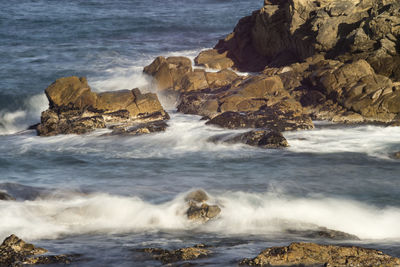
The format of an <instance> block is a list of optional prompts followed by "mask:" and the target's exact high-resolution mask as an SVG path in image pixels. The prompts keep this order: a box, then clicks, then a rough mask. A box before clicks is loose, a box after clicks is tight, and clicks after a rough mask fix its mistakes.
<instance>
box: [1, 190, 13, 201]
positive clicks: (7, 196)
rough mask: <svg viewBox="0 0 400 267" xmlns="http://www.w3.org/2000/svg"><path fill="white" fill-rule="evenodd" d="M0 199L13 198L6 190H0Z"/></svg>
mask: <svg viewBox="0 0 400 267" xmlns="http://www.w3.org/2000/svg"><path fill="white" fill-rule="evenodd" d="M0 200H15V198H14V197H12V196H10V195H9V194H7V193H6V192H1V191H0Z"/></svg>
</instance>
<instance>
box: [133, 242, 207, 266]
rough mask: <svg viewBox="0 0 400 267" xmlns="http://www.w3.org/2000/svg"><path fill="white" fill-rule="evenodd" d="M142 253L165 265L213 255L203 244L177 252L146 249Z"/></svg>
mask: <svg viewBox="0 0 400 267" xmlns="http://www.w3.org/2000/svg"><path fill="white" fill-rule="evenodd" d="M141 251H143V252H146V253H149V254H151V255H152V256H153V258H154V259H156V260H159V261H161V262H162V263H163V264H169V263H173V262H178V261H188V260H195V259H198V258H202V257H207V256H209V255H210V254H211V252H210V250H208V249H206V248H205V246H204V245H203V244H199V245H196V246H193V247H188V248H180V249H176V250H167V249H161V248H145V249H142V250H141Z"/></svg>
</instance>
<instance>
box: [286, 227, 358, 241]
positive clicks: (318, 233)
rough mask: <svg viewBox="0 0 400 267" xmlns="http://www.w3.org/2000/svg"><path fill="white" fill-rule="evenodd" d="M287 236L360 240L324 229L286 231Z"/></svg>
mask: <svg viewBox="0 0 400 267" xmlns="http://www.w3.org/2000/svg"><path fill="white" fill-rule="evenodd" d="M287 232H288V233H289V234H295V235H301V236H304V237H307V238H324V239H325V238H326V239H332V240H360V238H358V236H355V235H352V234H348V233H345V232H342V231H336V230H332V229H328V228H326V227H318V228H317V229H315V230H314V229H311V230H294V229H288V230H287Z"/></svg>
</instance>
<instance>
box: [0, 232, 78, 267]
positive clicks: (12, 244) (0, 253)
mask: <svg viewBox="0 0 400 267" xmlns="http://www.w3.org/2000/svg"><path fill="white" fill-rule="evenodd" d="M46 252H48V251H47V250H46V249H44V248H40V247H36V246H34V245H32V244H29V243H26V242H25V241H23V240H22V239H20V238H18V237H17V236H15V235H10V236H9V237H7V238H6V239H5V240H4V241H3V243H2V244H1V245H0V267H19V266H23V265H34V264H60V263H61V264H69V263H71V262H72V261H73V260H75V259H76V258H77V257H79V256H80V255H46V256H37V255H41V254H44V253H46Z"/></svg>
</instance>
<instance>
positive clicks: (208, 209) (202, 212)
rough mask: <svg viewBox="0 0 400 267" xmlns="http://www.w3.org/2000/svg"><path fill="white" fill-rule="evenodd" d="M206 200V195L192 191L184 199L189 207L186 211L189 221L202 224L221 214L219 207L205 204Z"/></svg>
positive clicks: (199, 191)
mask: <svg viewBox="0 0 400 267" xmlns="http://www.w3.org/2000/svg"><path fill="white" fill-rule="evenodd" d="M208 199H209V197H208V195H207V193H206V192H204V191H203V190H196V191H193V192H191V193H189V194H188V195H187V196H186V197H185V200H186V202H187V204H188V206H189V208H188V209H187V211H186V215H187V217H188V218H189V220H192V221H196V222H202V223H204V222H207V221H208V220H210V219H213V218H215V217H217V216H218V215H219V214H220V213H221V208H220V207H218V206H217V205H209V204H207V203H206V201H207V200H208Z"/></svg>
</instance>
